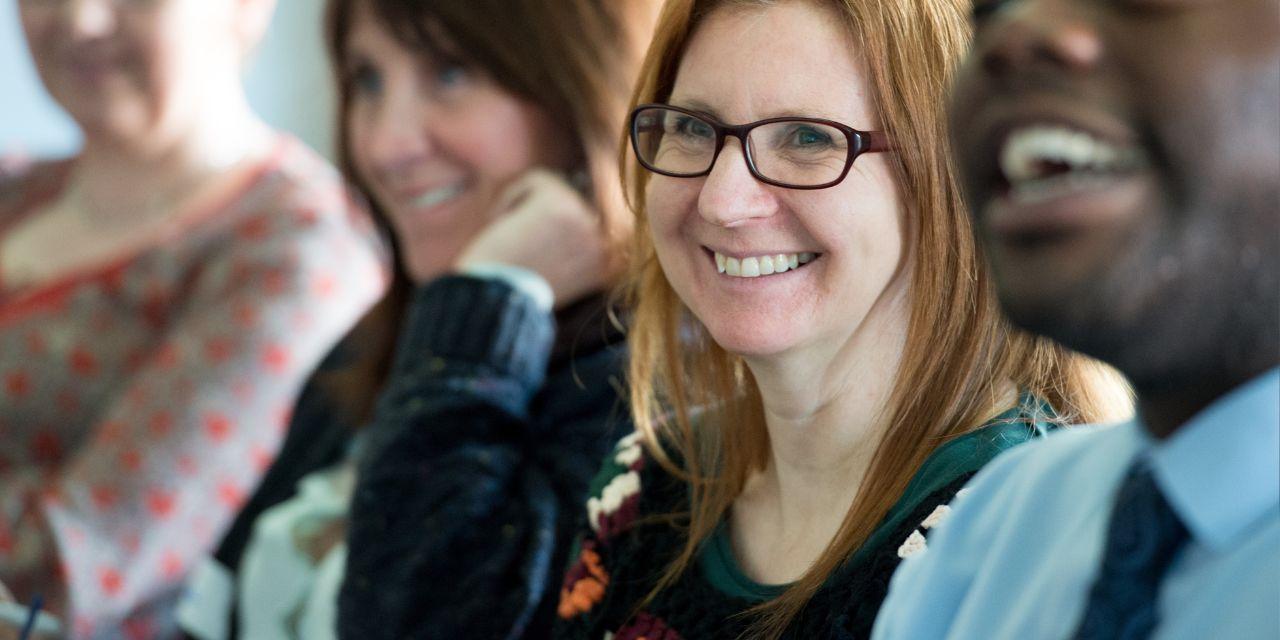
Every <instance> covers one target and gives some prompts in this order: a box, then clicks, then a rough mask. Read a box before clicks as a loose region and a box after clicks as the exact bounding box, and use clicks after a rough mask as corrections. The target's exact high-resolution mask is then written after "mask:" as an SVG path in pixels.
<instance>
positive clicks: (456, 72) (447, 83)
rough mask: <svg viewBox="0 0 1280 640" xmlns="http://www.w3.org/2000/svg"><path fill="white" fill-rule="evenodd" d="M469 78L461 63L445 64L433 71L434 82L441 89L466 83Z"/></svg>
mask: <svg viewBox="0 0 1280 640" xmlns="http://www.w3.org/2000/svg"><path fill="white" fill-rule="evenodd" d="M468 78H469V74H468V73H467V70H466V69H465V68H464V67H463V66H462V65H456V64H451V65H445V66H442V67H440V68H439V69H437V70H436V72H435V84H436V86H437V87H440V88H442V89H452V88H455V87H458V86H461V85H462V84H464V83H466V81H467V80H468Z"/></svg>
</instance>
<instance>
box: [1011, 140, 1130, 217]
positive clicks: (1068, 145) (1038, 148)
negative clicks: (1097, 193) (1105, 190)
mask: <svg viewBox="0 0 1280 640" xmlns="http://www.w3.org/2000/svg"><path fill="white" fill-rule="evenodd" d="M999 161H1000V169H1001V173H1002V174H1003V175H1002V177H1003V178H1004V181H1005V183H1006V185H1005V186H1007V188H1008V198H1009V201H1010V202H1012V203H1014V204H1035V203H1039V202H1044V201H1047V200H1052V199H1055V198H1059V197H1063V196H1067V195H1071V194H1073V193H1076V192H1081V191H1088V190H1091V189H1095V188H1098V187H1101V186H1104V183H1110V182H1113V181H1114V180H1116V179H1118V178H1120V177H1122V176H1123V175H1125V174H1128V173H1132V172H1134V171H1136V170H1138V169H1141V168H1143V167H1145V166H1146V156H1145V155H1144V154H1143V153H1142V151H1141V150H1140V149H1138V148H1137V147H1136V146H1133V145H1120V144H1116V143H1113V142H1109V141H1107V140H1103V139H1102V138H1100V137H1098V136H1096V135H1094V134H1091V133H1088V132H1085V131H1081V130H1078V129H1074V128H1069V127H1066V126H1062V125H1047V124H1034V125H1028V126H1023V127H1020V128H1018V129H1015V130H1014V131H1013V132H1011V133H1010V134H1009V135H1008V137H1006V138H1005V141H1004V144H1003V146H1002V147H1001V148H1000V156H999Z"/></svg>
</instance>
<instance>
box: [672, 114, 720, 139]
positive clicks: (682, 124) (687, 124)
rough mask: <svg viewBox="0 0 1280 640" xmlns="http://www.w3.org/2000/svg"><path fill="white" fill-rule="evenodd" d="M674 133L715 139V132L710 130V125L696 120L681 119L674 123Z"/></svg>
mask: <svg viewBox="0 0 1280 640" xmlns="http://www.w3.org/2000/svg"><path fill="white" fill-rule="evenodd" d="M676 131H677V132H679V133H681V134H683V135H686V136H692V137H695V138H711V137H715V131H713V130H712V129H711V125H708V124H707V123H705V122H703V121H701V120H699V119H697V118H689V117H685V118H681V119H679V120H677V121H676Z"/></svg>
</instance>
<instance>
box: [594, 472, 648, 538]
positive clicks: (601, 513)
mask: <svg viewBox="0 0 1280 640" xmlns="http://www.w3.org/2000/svg"><path fill="white" fill-rule="evenodd" d="M639 507H640V474H638V473H636V472H635V471H628V472H626V473H624V474H622V475H619V476H616V477H614V479H613V480H610V481H609V484H608V485H606V486H605V488H604V491H602V492H601V493H600V497H599V498H595V497H592V498H590V499H588V500H587V521H588V522H589V523H590V524H591V529H592V530H593V531H595V533H596V535H598V536H599V537H600V538H601V539H602V540H605V539H609V538H612V537H613V536H614V535H615V534H617V533H618V532H619V531H621V530H622V529H624V528H626V526H627V525H629V524H631V522H632V521H634V520H635V518H636V514H637V512H638V510H639Z"/></svg>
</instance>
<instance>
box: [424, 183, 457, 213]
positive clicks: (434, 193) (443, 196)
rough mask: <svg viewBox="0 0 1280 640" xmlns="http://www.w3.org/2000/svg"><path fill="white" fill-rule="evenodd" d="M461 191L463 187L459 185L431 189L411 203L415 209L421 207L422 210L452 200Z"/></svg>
mask: <svg viewBox="0 0 1280 640" xmlns="http://www.w3.org/2000/svg"><path fill="white" fill-rule="evenodd" d="M462 191H463V186H462V184H461V183H459V184H452V185H449V186H447V187H440V188H438V189H432V190H430V191H428V192H426V193H424V194H422V195H420V196H418V197H417V198H415V199H414V201H413V204H414V206H416V207H422V208H427V207H434V206H436V205H438V204H441V203H443V202H446V201H448V200H452V199H453V198H455V197H457V196H458V195H459V194H461V193H462Z"/></svg>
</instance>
